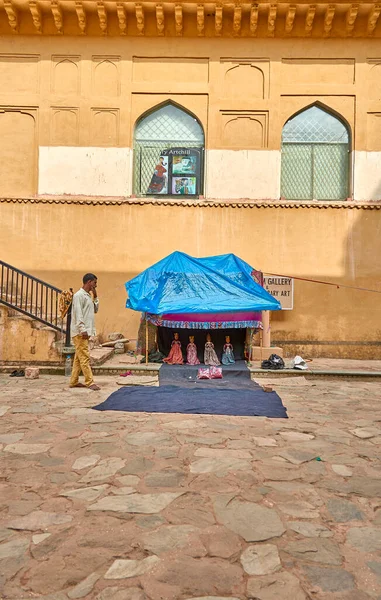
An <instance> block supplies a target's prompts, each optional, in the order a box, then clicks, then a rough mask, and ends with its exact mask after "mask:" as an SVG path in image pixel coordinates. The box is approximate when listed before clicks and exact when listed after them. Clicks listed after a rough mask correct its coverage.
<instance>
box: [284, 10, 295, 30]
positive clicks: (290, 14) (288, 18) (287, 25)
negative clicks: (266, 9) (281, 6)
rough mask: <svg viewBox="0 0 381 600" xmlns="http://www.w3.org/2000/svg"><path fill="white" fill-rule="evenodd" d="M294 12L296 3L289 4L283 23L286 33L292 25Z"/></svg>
mask: <svg viewBox="0 0 381 600" xmlns="http://www.w3.org/2000/svg"><path fill="white" fill-rule="evenodd" d="M295 14H296V4H290V5H289V7H288V11H287V14H286V21H285V24H284V30H285V32H286V33H291V31H292V29H293V27H294V20H295Z"/></svg>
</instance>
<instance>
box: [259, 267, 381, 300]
mask: <svg viewBox="0 0 381 600" xmlns="http://www.w3.org/2000/svg"><path fill="white" fill-rule="evenodd" d="M266 275H271V277H283V278H285V277H287V278H288V279H297V280H298V281H308V282H309V283H321V284H322V285H332V286H333V287H336V288H337V289H339V288H346V289H348V290H357V291H360V292H373V293H374V294H381V290H372V289H370V288H363V287H356V286H353V285H344V284H342V283H333V282H332V281H321V280H319V279H307V278H306V277H295V276H294V275H280V274H279V273H268V272H267V271H266Z"/></svg>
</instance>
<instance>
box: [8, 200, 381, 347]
mask: <svg viewBox="0 0 381 600" xmlns="http://www.w3.org/2000/svg"><path fill="white" fill-rule="evenodd" d="M1 215H2V228H1V229H0V256H2V258H3V259H4V260H5V261H7V262H9V263H11V264H14V265H17V266H18V267H20V268H21V269H23V270H25V271H27V272H30V273H32V274H34V275H36V276H38V277H40V278H42V279H44V280H47V281H49V282H51V283H53V284H55V285H57V286H59V287H61V288H67V287H69V286H73V287H74V288H78V287H79V286H80V282H81V277H82V275H83V274H84V273H85V272H88V271H93V272H95V273H96V274H97V275H98V277H99V297H100V300H101V308H100V312H99V315H98V317H97V329H98V330H99V331H100V332H101V331H103V332H105V333H107V332H109V331H111V330H115V329H117V330H121V331H123V332H124V333H125V334H126V335H127V336H128V337H136V334H137V333H136V332H137V325H138V321H139V315H136V314H135V313H133V312H131V311H128V310H126V309H125V308H124V306H125V300H126V293H125V289H124V282H125V281H127V280H128V279H130V278H131V277H134V276H135V275H137V274H138V273H139V272H140V271H141V270H143V269H145V268H146V267H148V266H149V265H151V264H152V263H154V262H156V261H158V260H160V259H161V258H163V257H164V256H166V255H167V254H169V253H170V252H172V251H174V250H182V251H184V252H187V253H189V254H193V255H195V256H207V255H214V254H219V253H225V252H234V253H235V254H237V255H238V256H240V257H242V258H243V259H244V260H246V261H247V262H249V263H250V264H251V265H253V266H254V267H256V268H258V269H262V270H263V271H265V272H270V273H280V274H285V275H287V274H290V275H294V276H296V277H306V278H312V279H323V280H325V281H332V282H336V283H338V284H343V285H357V286H363V287H369V288H375V289H380V287H379V286H380V283H379V281H380V276H379V275H380V271H379V261H378V260H377V258H376V257H378V256H380V254H381V238H380V236H379V231H380V227H381V211H380V210H361V209H345V208H340V209H334V208H332V209H330V208H324V209H323V208H322V209H319V208H299V209H295V208H258V207H256V208H255V207H254V208H249V207H248V208H233V207H230V208H227V207H224V208H222V207H205V208H202V207H196V206H193V207H192V206H190V207H181V206H164V205H139V204H124V205H116V206H107V205H95V206H91V205H90V206H84V205H78V204H77V205H76V204H74V205H69V204H30V203H29V204H25V203H21V204H20V203H3V204H2V205H1ZM377 299H378V295H376V294H371V293H368V292H356V291H353V290H347V289H345V288H340V289H337V288H336V287H328V286H323V285H317V284H313V283H307V282H301V281H295V300H294V307H295V308H294V310H293V311H289V312H282V313H277V314H275V313H274V314H273V320H272V335H273V339H275V340H278V341H282V340H284V341H286V342H288V343H291V342H297V344H296V346H298V345H299V346H300V343H301V342H312V341H316V340H317V341H318V342H320V343H321V342H324V343H326V345H322V346H317V347H316V348H315V349H314V354H315V355H317V354H319V353H320V354H321V355H323V356H324V355H325V356H329V355H331V356H335V355H336V356H344V355H345V353H346V354H347V355H348V356H352V357H355V356H362V357H374V358H376V357H379V356H380V346H378V345H377V344H379V340H380V338H381V328H380V323H381V307H380V305H379V302H378V300H377ZM356 342H361V343H362V344H363V345H356ZM364 343H367V344H368V343H373V345H364ZM284 347H285V349H286V351H287V345H286V346H284Z"/></svg>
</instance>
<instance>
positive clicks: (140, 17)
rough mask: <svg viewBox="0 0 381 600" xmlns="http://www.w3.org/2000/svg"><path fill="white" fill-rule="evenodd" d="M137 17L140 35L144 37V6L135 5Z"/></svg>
mask: <svg viewBox="0 0 381 600" xmlns="http://www.w3.org/2000/svg"><path fill="white" fill-rule="evenodd" d="M135 16H136V27H137V28H138V34H139V35H144V9H143V6H142V4H135Z"/></svg>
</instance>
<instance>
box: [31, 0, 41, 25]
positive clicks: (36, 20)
mask: <svg viewBox="0 0 381 600" xmlns="http://www.w3.org/2000/svg"><path fill="white" fill-rule="evenodd" d="M29 10H30V12H31V14H32V19H33V24H34V26H35V28H36V30H37V32H38V33H42V17H41V9H40V7H39V5H38V4H37V2H35V1H34V0H31V1H30V2H29Z"/></svg>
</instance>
